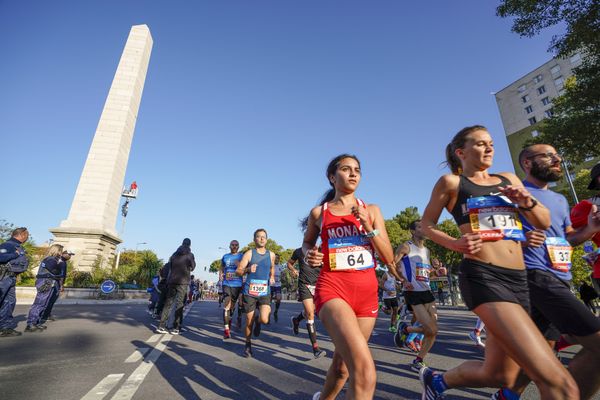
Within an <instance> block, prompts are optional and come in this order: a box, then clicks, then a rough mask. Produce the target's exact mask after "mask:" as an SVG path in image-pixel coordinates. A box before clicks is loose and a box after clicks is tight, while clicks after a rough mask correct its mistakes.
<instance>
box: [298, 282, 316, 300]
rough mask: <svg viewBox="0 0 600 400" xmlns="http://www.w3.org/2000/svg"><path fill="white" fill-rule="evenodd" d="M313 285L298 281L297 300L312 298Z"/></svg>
mask: <svg viewBox="0 0 600 400" xmlns="http://www.w3.org/2000/svg"><path fill="white" fill-rule="evenodd" d="M315 287H316V286H315V285H308V284H306V283H298V301H304V300H312V299H313V297H314V293H315Z"/></svg>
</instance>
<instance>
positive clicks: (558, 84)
mask: <svg viewBox="0 0 600 400" xmlns="http://www.w3.org/2000/svg"><path fill="white" fill-rule="evenodd" d="M564 83H565V80H564V79H563V77H562V76H559V77H558V78H556V79H555V80H554V84H555V85H556V88H557V89H558V90H560V89H562V87H563V85H564Z"/></svg>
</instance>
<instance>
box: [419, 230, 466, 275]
mask: <svg viewBox="0 0 600 400" xmlns="http://www.w3.org/2000/svg"><path fill="white" fill-rule="evenodd" d="M437 227H438V229H439V230H441V231H442V232H444V233H446V234H447V235H449V236H452V237H453V238H457V239H458V238H460V236H461V235H460V230H459V229H458V226H457V225H456V223H455V222H454V221H453V220H451V219H445V220H443V221H442V222H441V223H439V224H438V226H437ZM427 247H428V248H429V250H430V251H431V256H432V257H435V258H437V259H439V260H440V261H441V262H442V263H443V264H444V265H445V266H446V268H448V271H449V272H450V273H452V274H454V275H456V274H457V273H458V265H459V264H460V261H461V260H462V254H460V253H457V252H455V251H452V250H449V249H447V248H445V247H443V246H440V245H439V244H437V243H435V242H433V241H431V240H427Z"/></svg>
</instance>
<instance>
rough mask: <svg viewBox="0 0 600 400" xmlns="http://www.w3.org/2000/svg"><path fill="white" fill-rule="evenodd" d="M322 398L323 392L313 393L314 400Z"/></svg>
mask: <svg viewBox="0 0 600 400" xmlns="http://www.w3.org/2000/svg"><path fill="white" fill-rule="evenodd" d="M320 398H321V392H317V393H315V394H313V398H312V400H319V399H320Z"/></svg>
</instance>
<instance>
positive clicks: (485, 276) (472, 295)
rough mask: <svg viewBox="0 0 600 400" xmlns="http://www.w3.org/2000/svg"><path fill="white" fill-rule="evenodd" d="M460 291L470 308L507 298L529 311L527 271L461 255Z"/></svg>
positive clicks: (507, 301) (505, 300)
mask: <svg viewBox="0 0 600 400" xmlns="http://www.w3.org/2000/svg"><path fill="white" fill-rule="evenodd" d="M458 278H459V279H458V286H459V287H460V293H461V295H462V298H463V300H464V302H465V304H466V306H467V308H468V309H469V310H473V309H475V308H477V307H478V306H480V305H481V304H485V303H495V302H506V303H515V304H520V305H521V306H523V308H524V309H525V311H527V312H528V313H529V289H528V286H527V272H526V271H525V270H524V269H523V270H517V269H510V268H504V267H499V266H497V265H493V264H489V263H484V262H481V261H476V260H471V259H468V258H465V259H463V261H462V262H461V263H460V270H459V274H458Z"/></svg>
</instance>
